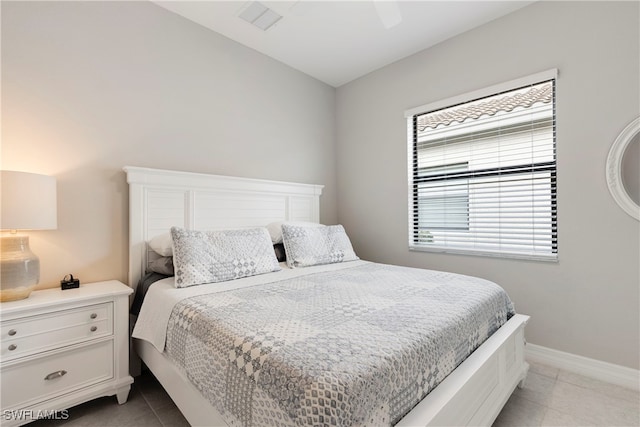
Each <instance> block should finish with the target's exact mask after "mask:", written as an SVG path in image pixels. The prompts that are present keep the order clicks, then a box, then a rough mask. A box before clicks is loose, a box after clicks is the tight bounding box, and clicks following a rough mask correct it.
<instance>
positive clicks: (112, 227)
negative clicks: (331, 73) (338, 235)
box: [1, 2, 337, 287]
mask: <svg viewBox="0 0 640 427" xmlns="http://www.w3.org/2000/svg"><path fill="white" fill-rule="evenodd" d="M334 113H335V89H334V88H332V87H330V86H328V85H325V84H323V83H321V82H319V81H317V80H315V79H313V78H311V77H309V76H307V75H305V74H302V73H300V72H298V71H295V70H293V69H291V68H289V67H287V66H285V65H283V64H282V63H280V62H277V61H275V60H273V59H270V58H268V57H266V56H264V55H262V54H259V53H257V52H256V51H254V50H251V49H248V48H246V47H243V46H242V45H240V44H238V43H236V42H233V41H231V40H229V39H227V38H225V37H222V36H221V35H218V34H216V33H214V32H212V31H210V30H207V29H205V28H203V27H201V26H198V25H196V24H194V23H192V22H190V21H187V20H185V19H183V18H181V17H179V16H177V15H174V14H172V13H170V12H168V11H166V10H164V9H162V8H160V7H158V6H156V5H154V4H153V3H150V2H41V3H34V2H2V159H1V160H2V168H3V169H15V170H24V171H28V172H37V173H43V174H50V175H54V176H55V177H56V178H57V179H58V206H59V210H58V229H57V230H55V231H39V232H32V233H30V236H31V237H30V239H31V246H32V249H33V250H34V252H35V253H37V254H38V255H39V256H40V260H41V273H42V278H41V285H42V286H43V287H46V286H55V285H58V286H59V281H60V279H61V278H62V277H63V276H64V275H65V274H67V273H73V274H74V276H76V277H79V278H80V280H81V281H82V282H88V281H95V280H103V279H120V280H122V281H125V280H126V277H127V257H128V253H127V250H128V249H127V248H128V189H127V185H126V181H125V174H124V172H122V167H123V166H125V165H133V166H145V167H154V168H164V169H175V170H185V171H194V172H205V173H214V174H222V175H237V176H246V177H255V178H264V179H275V180H287V181H298V182H306V183H313V184H324V185H325V189H324V193H323V195H322V198H321V205H322V209H321V220H322V221H323V222H326V223H335V221H336V218H337V208H336V182H335V151H334V142H335V136H334V133H335V129H334Z"/></svg>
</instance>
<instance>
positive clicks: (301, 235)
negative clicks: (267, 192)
mask: <svg viewBox="0 0 640 427" xmlns="http://www.w3.org/2000/svg"><path fill="white" fill-rule="evenodd" d="M282 238H283V239H282V240H283V242H284V248H285V251H286V253H287V265H288V266H289V267H291V268H295V267H308V266H312V265H319V264H332V263H336V262H344V261H355V260H357V259H359V258H358V257H357V256H356V254H355V252H354V251H353V247H352V246H351V241H350V240H349V236H347V233H346V232H345V231H344V227H342V225H330V226H326V225H323V226H319V227H301V226H297V225H293V224H283V225H282Z"/></svg>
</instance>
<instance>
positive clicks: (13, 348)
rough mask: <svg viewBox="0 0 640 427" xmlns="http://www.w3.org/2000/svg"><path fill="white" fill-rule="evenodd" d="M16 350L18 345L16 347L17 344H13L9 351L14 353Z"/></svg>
mask: <svg viewBox="0 0 640 427" xmlns="http://www.w3.org/2000/svg"><path fill="white" fill-rule="evenodd" d="M16 348H18V346H17V345H15V344H11V345H10V346H9V351H13V350H15V349H16Z"/></svg>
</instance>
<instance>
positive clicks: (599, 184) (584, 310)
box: [336, 2, 640, 369]
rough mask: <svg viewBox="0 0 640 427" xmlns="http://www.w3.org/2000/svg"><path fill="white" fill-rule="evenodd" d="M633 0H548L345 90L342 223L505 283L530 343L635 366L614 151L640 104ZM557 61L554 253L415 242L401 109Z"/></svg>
mask: <svg viewBox="0 0 640 427" xmlns="http://www.w3.org/2000/svg"><path fill="white" fill-rule="evenodd" d="M638 8H639V4H638V3H637V2H625V3H614V2H566V3H563V2H561V3H557V2H540V3H536V4H534V5H532V6H529V7H526V8H524V9H522V10H520V11H517V12H515V13H513V14H511V15H508V16H506V17H503V18H501V19H498V20H495V21H493V22H491V23H489V24H487V25H485V26H483V27H480V28H478V29H475V30H473V31H470V32H467V33H465V34H462V35H460V36H458V37H456V38H453V39H450V40H448V41H445V42H444V43H441V44H439V45H437V46H435V47H433V48H430V49H427V50H425V51H422V52H420V53H418V54H416V55H414V56H411V57H409V58H406V59H404V60H401V61H398V62H396V63H394V64H392V65H389V66H387V67H385V68H383V69H380V70H378V71H376V72H373V73H371V74H369V75H367V76H365V77H362V78H360V79H358V80H356V81H354V82H351V83H349V84H347V85H345V86H342V87H340V88H339V89H338V90H337V101H336V102H337V113H336V117H337V165H338V170H337V172H338V184H339V193H338V221H339V222H340V223H342V224H344V225H345V227H346V229H347V231H348V233H349V235H350V236H351V238H352V241H353V244H354V247H355V249H356V252H357V253H358V254H359V255H360V256H361V257H363V258H365V259H370V260H374V261H379V262H386V263H396V264H403V265H409V266H419V267H426V268H433V269H436V270H449V271H455V272H460V273H464V274H470V275H476V276H480V277H484V278H487V279H490V280H494V281H495V282H497V283H499V284H501V285H502V286H503V287H504V288H505V289H506V290H507V291H508V293H509V294H510V296H511V297H512V299H513V300H514V302H515V304H516V309H517V310H518V311H519V312H521V313H525V314H529V315H531V322H530V324H529V326H528V327H527V338H528V341H529V342H531V343H534V344H538V345H542V346H546V347H550V348H553V349H558V350H562V351H566V352H570V353H575V354H579V355H582V356H586V357H590V358H595V359H599V360H603V361H608V362H612V363H616V364H620V365H624V366H629V367H632V368H636V369H637V368H638V367H639V363H638V359H639V354H638V349H639V347H640V345H639V336H640V331H639V324H640V321H639V312H640V310H639V301H640V300H639V288H640V283H639V282H640V279H639V267H640V266H639V264H640V252H639V240H640V239H639V237H640V229H639V224H638V222H637V221H635V220H634V219H632V218H631V217H630V216H628V215H627V214H625V213H624V211H623V210H622V209H620V208H619V207H618V206H617V205H616V203H615V202H614V200H613V198H612V197H611V196H610V194H609V192H608V190H607V185H606V181H605V162H606V158H607V153H608V150H609V148H610V146H611V144H612V143H613V141H614V140H615V138H616V136H617V134H618V133H619V132H620V131H621V130H622V129H623V128H624V127H625V126H626V125H627V124H628V123H629V122H630V121H631V120H632V119H633V118H634V117H636V116H638V114H639V112H640V105H639V104H640V100H639V95H640V87H639V80H640V79H639V76H640V69H639V64H640V57H639V53H640V45H639V44H640V34H639V31H640V22H639V17H640V13H639V10H638ZM550 68H558V69H559V78H558V81H557V159H558V222H559V224H558V229H559V262H558V263H545V262H530V261H518V260H500V259H492V258H485V257H473V256H460V255H445V254H433V253H418V252H409V251H408V249H407V239H408V237H407V149H406V121H405V119H404V116H403V113H404V111H405V110H406V109H409V108H412V107H415V106H419V105H422V104H426V103H429V102H433V101H437V100H439V99H444V98H447V97H450V96H454V95H458V94H460V93H465V92H468V91H472V90H475V89H479V88H483V87H486V86H490V85H492V84H496V83H500V82H503V81H508V80H511V79H514V78H518V77H521V76H526V75H529V74H533V73H535V72H538V71H543V70H546V69H550Z"/></svg>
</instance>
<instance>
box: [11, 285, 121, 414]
mask: <svg viewBox="0 0 640 427" xmlns="http://www.w3.org/2000/svg"><path fill="white" fill-rule="evenodd" d="M132 292H133V290H132V289H131V288H129V287H128V286H126V285H124V284H123V283H121V282H118V281H115V280H112V281H107V282H96V283H88V284H83V285H81V286H80V288H78V289H69V290H65V291H62V290H60V289H46V290H41V291H34V292H33V293H32V294H31V296H29V298H27V299H24V300H19V301H12V302H3V303H1V304H0V329H1V335H0V342H1V344H2V350H1V352H0V385H1V391H2V394H0V404H1V407H2V414H0V416H1V420H2V425H3V426H13V425H20V424H25V423H27V422H30V421H33V420H34V419H37V418H39V417H43V416H46V415H48V414H51V413H52V412H53V411H55V410H63V409H67V408H70V407H72V406H74V405H77V404H79V403H82V402H86V401H88V400H91V399H94V398H96V397H100V396H111V395H116V396H117V399H118V403H120V404H122V403H125V402H126V401H127V396H128V395H129V390H130V388H131V383H133V378H132V377H131V376H130V375H129V315H128V312H129V295H130V294H131V293H132ZM114 404H115V400H114Z"/></svg>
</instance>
